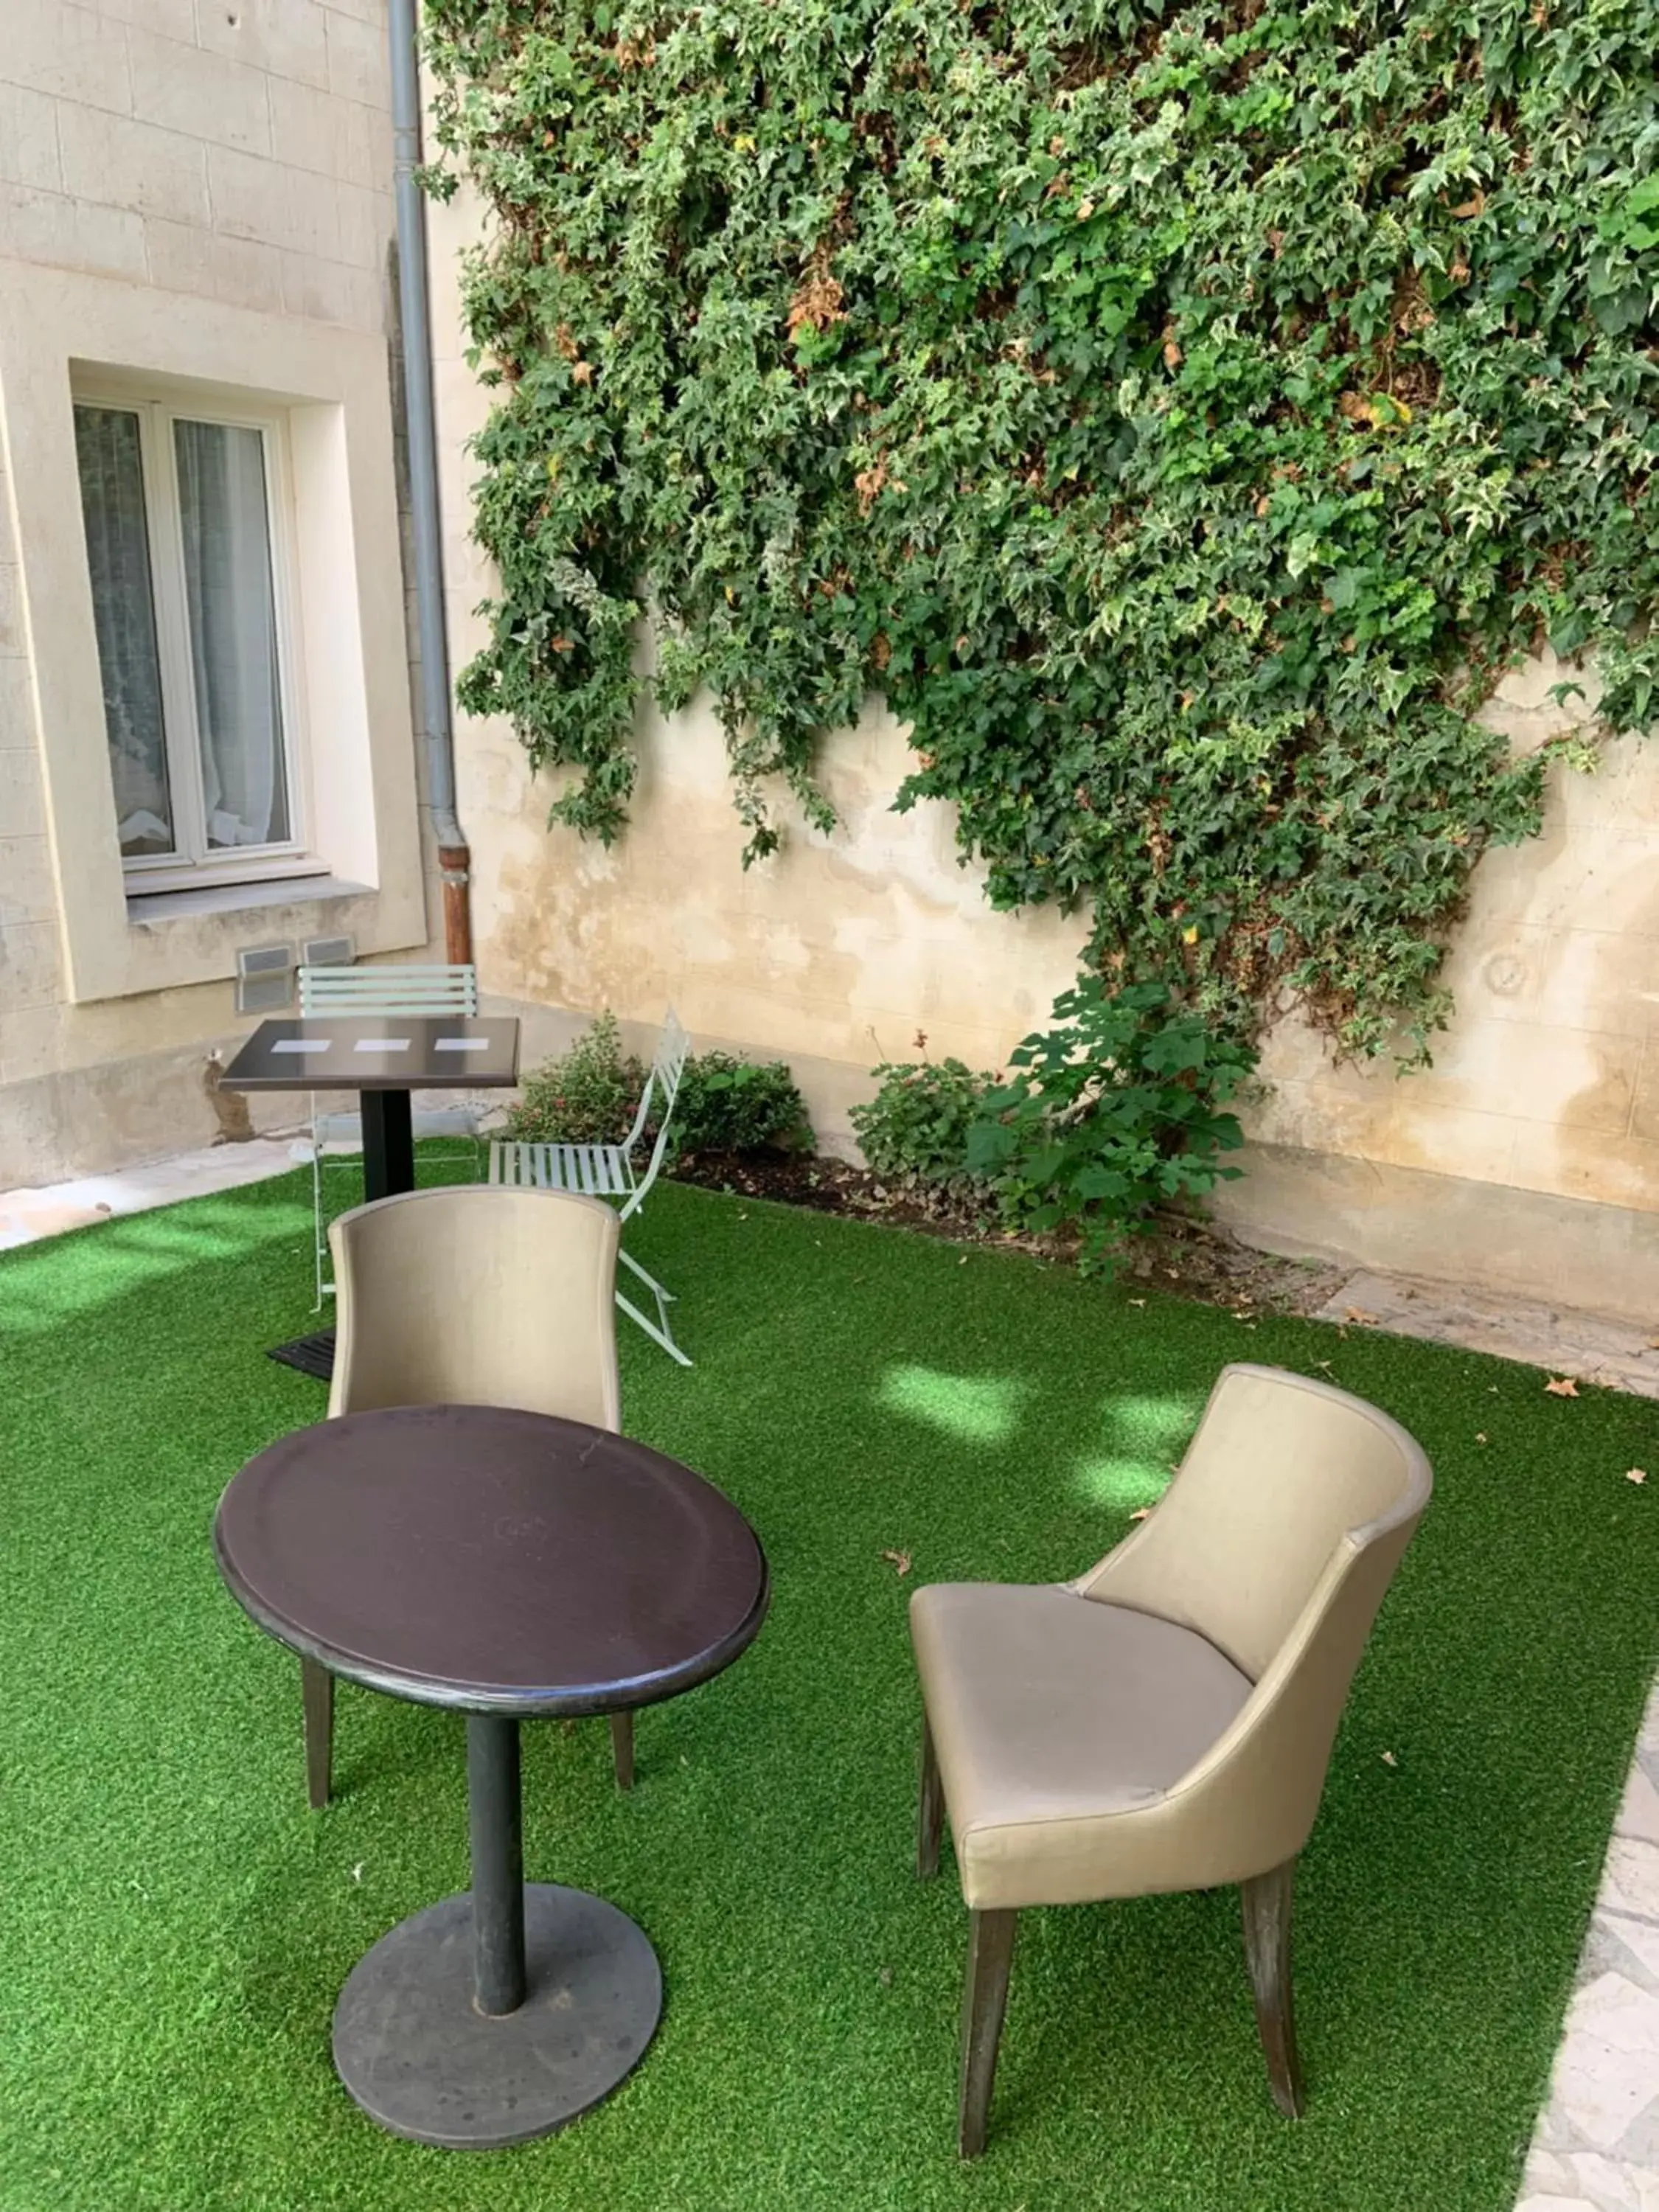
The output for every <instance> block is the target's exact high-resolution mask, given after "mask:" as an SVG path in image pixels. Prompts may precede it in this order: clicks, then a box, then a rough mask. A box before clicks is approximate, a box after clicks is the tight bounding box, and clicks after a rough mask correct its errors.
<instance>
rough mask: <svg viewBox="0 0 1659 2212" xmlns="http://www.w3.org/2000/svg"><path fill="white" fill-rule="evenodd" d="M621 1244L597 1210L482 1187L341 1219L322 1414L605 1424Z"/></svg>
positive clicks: (335, 1227) (612, 1380)
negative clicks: (333, 1330) (416, 1412)
mask: <svg viewBox="0 0 1659 2212" xmlns="http://www.w3.org/2000/svg"><path fill="white" fill-rule="evenodd" d="M620 1235H621V1229H620V1225H619V1223H618V1220H617V1214H616V1212H614V1211H613V1210H612V1208H611V1207H610V1206H606V1205H605V1203H604V1202H603V1200H599V1199H597V1198H580V1197H577V1196H575V1195H574V1194H570V1193H567V1192H564V1191H556V1190H536V1189H524V1188H512V1187H508V1188H503V1187H501V1186H498V1185H495V1184H489V1183H473V1184H465V1185H460V1186H446V1187H444V1188H440V1189H436V1190H415V1191H404V1192H401V1193H399V1194H398V1195H397V1196H396V1197H393V1198H381V1199H376V1200H374V1201H373V1202H372V1203H371V1204H369V1205H368V1206H357V1207H356V1208H355V1209H354V1210H353V1211H352V1212H349V1213H344V1214H342V1215H341V1216H340V1218H339V1219H338V1220H337V1221H336V1222H334V1223H333V1224H332V1225H331V1227H330V1230H329V1243H330V1244H331V1247H332V1249H333V1254H334V1281H335V1285H336V1289H337V1293H338V1300H339V1304H338V1322H337V1334H336V1340H335V1351H334V1383H333V1388H332V1389H331V1393H330V1395H329V1401H328V1410H329V1413H330V1414H331V1416H332V1415H334V1414H338V1413H368V1412H370V1411H371V1410H373V1409H374V1408H375V1407H381V1406H433V1405H473V1406H517V1407H523V1408H524V1409H525V1410H526V1412H529V1413H557V1414H562V1415H563V1416H564V1417H565V1418H566V1419H569V1420H578V1421H590V1422H592V1423H593V1425H595V1426H596V1427H599V1428H606V1429H614V1428H616V1427H617V1425H618V1423H619V1421H620V1419H621V1394H620V1390H619V1388H618V1384H617V1333H616V1312H615V1304H614V1301H615V1296H616V1277H617V1245H618V1242H619V1238H620Z"/></svg>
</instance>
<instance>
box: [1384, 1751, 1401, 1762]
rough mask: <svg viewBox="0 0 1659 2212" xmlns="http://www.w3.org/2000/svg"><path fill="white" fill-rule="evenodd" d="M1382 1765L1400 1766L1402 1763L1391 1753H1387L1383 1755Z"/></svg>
mask: <svg viewBox="0 0 1659 2212" xmlns="http://www.w3.org/2000/svg"><path fill="white" fill-rule="evenodd" d="M1399 1764H1400V1761H1399V1760H1398V1759H1396V1758H1395V1755H1394V1753H1392V1752H1391V1751H1385V1752H1384V1753H1383V1765H1384V1766H1398V1765H1399Z"/></svg>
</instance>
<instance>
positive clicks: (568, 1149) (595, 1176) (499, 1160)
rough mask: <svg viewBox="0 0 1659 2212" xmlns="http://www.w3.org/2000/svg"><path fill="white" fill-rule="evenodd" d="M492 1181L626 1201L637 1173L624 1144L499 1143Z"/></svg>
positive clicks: (492, 1162)
mask: <svg viewBox="0 0 1659 2212" xmlns="http://www.w3.org/2000/svg"><path fill="white" fill-rule="evenodd" d="M489 1179H490V1181H491V1182H501V1183H520V1184H526V1185H528V1186H530V1187H531V1188H533V1189H536V1190H568V1191H574V1192H576V1193H577V1194H579V1195H580V1196H581V1197H584V1198H625V1197H626V1196H627V1195H628V1194H629V1192H630V1191H632V1189H633V1188H634V1170H633V1167H632V1165H631V1164H630V1163H629V1158H628V1155H627V1153H626V1152H623V1149H622V1146H620V1145H519V1144H509V1143H505V1142H498V1143H497V1144H496V1145H495V1146H494V1147H493V1148H492V1152H491V1158H490V1177H489Z"/></svg>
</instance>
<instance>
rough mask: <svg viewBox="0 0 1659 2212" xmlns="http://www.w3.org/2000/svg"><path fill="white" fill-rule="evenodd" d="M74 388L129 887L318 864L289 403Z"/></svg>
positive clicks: (317, 868)
mask: <svg viewBox="0 0 1659 2212" xmlns="http://www.w3.org/2000/svg"><path fill="white" fill-rule="evenodd" d="M73 398H74V407H75V448H76V465H77V469H78V471H79V476H80V483H81V509H82V520H83V521H84V524H85V528H86V544H87V562H88V569H89V572H90V575H91V582H92V601H93V618H94V627H95V629H96V632H97V639H98V663H99V674H100V679H101V683H102V689H103V699H104V726H105V734H106V739H107V743H108V750H109V763H110V775H111V780H112V785H113V788H114V793H115V811H116V820H117V823H118V835H119V838H120V846H121V859H122V865H123V868H124V870H125V877H126V885H127V890H128V892H129V894H130V895H140V894H142V893H143V892H145V891H162V890H179V889H186V888H190V887H191V886H194V885H197V884H216V883H247V882H252V881H258V880H261V879H264V878H271V877H280V876H289V875H307V874H316V873H319V872H322V870H323V867H324V864H323V863H322V862H321V861H319V860H317V859H315V858H314V857H313V856H312V855H311V854H310V853H309V852H308V849H307V816H308V812H309V809H308V805H307V777H306V772H305V771H306V767H307V754H306V746H305V743H304V730H303V727H302V710H301V686H300V684H298V682H297V681H296V657H297V652H298V623H297V609H296V604H295V589H294V576H293V541H294V525H293V513H294V508H293V498H292V492H291V489H290V486H291V477H290V471H289V453H288V437H287V422H286V420H285V418H284V416H283V415H282V414H281V413H280V412H267V411H264V410H261V409H259V408H258V407H249V408H248V409H246V410H243V409H241V408H240V407H236V408H234V409H227V408H226V407H224V406H222V405H221V404H217V403H214V404H197V403H196V402H195V401H194V400H192V399H191V398H190V397H189V395H188V394H187V393H181V394H179V395H178V396H173V395H167V396H163V395H162V394H161V393H160V392H156V391H154V390H151V391H149V392H145V391H144V390H143V388H142V387H139V386H126V385H125V384H124V383H121V382H113V383H110V384H107V385H106V384H103V383H101V382H100V383H96V384H94V383H83V382H81V381H77V382H76V386H75V389H74V393H73Z"/></svg>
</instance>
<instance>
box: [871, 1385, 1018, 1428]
mask: <svg viewBox="0 0 1659 2212" xmlns="http://www.w3.org/2000/svg"><path fill="white" fill-rule="evenodd" d="M1030 1390H1031V1386H1030V1383H1022V1382H1020V1381H1018V1379H1017V1378H1016V1377H1014V1376H993V1375H947V1374H945V1373H944V1372H943V1371H942V1370H939V1368H936V1367H890V1368H889V1370H887V1372H886V1374H885V1375H884V1376H883V1377H882V1381H881V1387H880V1389H879V1390H878V1393H877V1396H878V1399H879V1401H880V1402H881V1403H882V1404H883V1405H884V1406H890V1407H892V1409H893V1411H894V1412H895V1413H908V1415H909V1416H910V1417H911V1419H913V1420H918V1421H925V1422H927V1425H928V1426H929V1427H930V1428H935V1429H942V1430H943V1431H944V1432H945V1435H946V1436H949V1437H960V1438H961V1439H962V1441H963V1443H970V1444H1000V1443H1006V1441H1007V1439H1008V1438H1009V1437H1011V1436H1012V1434H1013V1433H1014V1431H1015V1428H1016V1427H1017V1426H1018V1421H1019V1416H1020V1411H1021V1408H1022V1407H1023V1405H1024V1401H1025V1400H1026V1399H1027V1398H1028V1397H1029V1396H1030Z"/></svg>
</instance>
